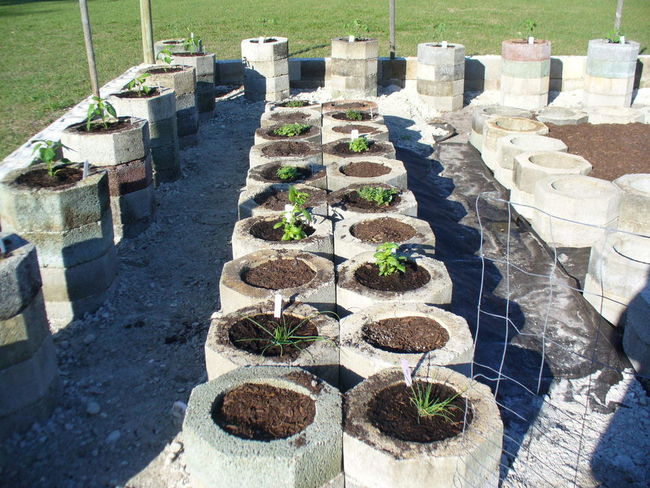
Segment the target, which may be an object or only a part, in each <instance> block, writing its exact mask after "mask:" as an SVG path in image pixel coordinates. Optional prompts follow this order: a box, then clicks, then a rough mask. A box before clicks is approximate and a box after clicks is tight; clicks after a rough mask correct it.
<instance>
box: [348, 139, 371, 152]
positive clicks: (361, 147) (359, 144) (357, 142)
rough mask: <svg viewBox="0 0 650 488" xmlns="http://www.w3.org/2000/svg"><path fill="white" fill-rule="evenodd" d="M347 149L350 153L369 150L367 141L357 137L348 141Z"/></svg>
mask: <svg viewBox="0 0 650 488" xmlns="http://www.w3.org/2000/svg"><path fill="white" fill-rule="evenodd" d="M348 147H349V148H350V151H352V152H355V153H362V152H366V151H367V150H368V149H370V144H369V143H368V139H366V138H365V137H357V138H356V139H352V140H351V141H350V144H349V145H348Z"/></svg>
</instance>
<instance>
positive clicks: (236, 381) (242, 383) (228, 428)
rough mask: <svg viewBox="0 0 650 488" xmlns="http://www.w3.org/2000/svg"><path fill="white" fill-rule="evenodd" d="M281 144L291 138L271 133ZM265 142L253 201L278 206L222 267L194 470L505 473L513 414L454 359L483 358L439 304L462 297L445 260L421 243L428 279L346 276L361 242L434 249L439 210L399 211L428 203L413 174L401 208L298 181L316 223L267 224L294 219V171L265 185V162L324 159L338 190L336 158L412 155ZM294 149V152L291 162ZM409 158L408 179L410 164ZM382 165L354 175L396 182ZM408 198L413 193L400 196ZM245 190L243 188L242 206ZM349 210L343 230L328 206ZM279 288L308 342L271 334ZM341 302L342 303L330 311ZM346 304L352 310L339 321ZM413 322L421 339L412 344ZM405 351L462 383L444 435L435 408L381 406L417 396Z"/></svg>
mask: <svg viewBox="0 0 650 488" xmlns="http://www.w3.org/2000/svg"><path fill="white" fill-rule="evenodd" d="M295 112H300V110H295ZM269 144H271V146H270V145H269ZM273 144H277V143H263V144H262V146H264V147H265V148H268V147H272V145H273ZM307 144H313V143H307ZM377 144H379V142H377ZM281 147H283V148H286V147H287V145H282V146H281ZM258 149H259V148H258ZM302 149H305V148H302ZM323 149H325V146H323ZM385 149H386V150H387V155H388V156H392V155H394V153H391V152H390V148H389V147H386V148H385ZM382 151H383V150H382ZM260 153H261V151H251V154H252V155H253V156H254V157H253V158H252V159H251V170H250V173H249V178H250V179H251V181H256V183H255V185H254V186H255V188H249V189H247V191H246V192H244V193H248V196H247V197H245V199H246V200H255V197H260V196H262V195H263V196H264V198H258V199H257V202H256V203H257V205H258V206H263V205H264V204H265V203H266V201H272V202H273V203H275V204H279V205H276V206H275V210H272V209H269V210H268V212H266V213H264V214H263V215H260V216H253V217H251V218H245V219H243V220H240V221H239V222H238V223H237V225H236V226H235V230H234V232H233V239H232V243H233V256H234V257H235V259H234V260H233V261H230V262H229V263H226V265H225V266H224V269H223V272H222V276H221V280H220V294H221V296H220V298H221V304H222V306H221V310H220V311H219V312H218V313H216V314H214V315H213V320H212V324H211V327H210V331H209V333H208V338H207V341H206V345H205V355H206V367H207V370H208V378H209V379H210V381H209V382H208V383H206V384H204V385H200V386H198V387H197V388H195V389H194V390H193V392H192V395H191V397H190V401H189V404H188V410H187V415H186V418H185V422H184V426H183V430H184V436H185V445H186V453H187V457H186V460H187V464H188V468H189V470H190V473H191V475H192V476H193V477H194V478H195V481H196V482H197V483H200V484H201V485H202V486H206V487H221V486H224V487H225V486H232V485H235V484H241V483H246V484H255V485H256V486H261V487H271V486H273V487H278V486H287V487H305V488H306V487H313V488H318V487H342V486H343V483H345V486H356V487H359V488H361V487H364V488H365V487H367V488H372V487H384V486H386V487H387V486H391V487H392V486H406V483H408V484H409V485H411V484H412V483H413V480H416V482H417V483H419V484H424V483H426V484H427V486H429V485H431V486H440V487H443V486H445V487H446V486H452V485H453V484H454V483H456V484H457V485H458V486H474V485H475V484H476V483H482V484H483V486H496V483H497V480H498V463H499V458H500V455H501V437H502V431H503V427H502V424H501V420H500V417H499V414H498V410H497V408H496V404H495V402H494V399H493V397H492V394H491V392H490V390H489V388H487V387H485V386H482V385H479V384H477V383H476V382H474V381H472V380H470V379H468V378H467V377H466V376H463V375H462V374H460V373H458V372H456V371H453V370H451V369H448V368H444V367H440V366H441V365H453V366H454V367H455V368H457V369H463V367H464V366H465V365H467V363H468V362H469V361H470V360H471V356H472V346H473V344H472V338H471V334H470V332H469V327H468V325H467V323H466V322H465V320H464V319H462V318H460V317H458V316H456V315H454V314H452V313H449V312H446V311H444V310H442V309H440V308H438V307H436V306H434V305H432V304H445V303H449V301H450V299H451V281H450V280H449V275H448V274H447V270H446V268H445V267H444V265H443V264H442V263H440V262H439V261H436V260H435V259H432V258H430V257H426V256H424V255H423V254H422V255H419V256H417V257H416V258H415V260H414V262H413V263H412V266H413V267H414V268H415V269H418V270H420V272H422V273H424V274H426V275H427V277H428V279H427V280H424V281H425V282H426V283H424V286H420V284H418V285H417V286H415V287H414V288H413V290H400V291H389V290H384V292H379V291H377V290H373V289H372V288H371V287H366V288H365V290H366V291H365V292H363V291H361V290H362V288H360V287H359V286H364V285H361V284H360V283H358V284H357V285H352V286H350V287H348V286H347V285H345V284H344V283H343V281H344V280H343V281H342V280H341V276H343V275H344V274H349V273H352V275H353V274H354V269H355V268H359V267H368V266H370V267H372V266H373V257H372V253H370V254H368V253H363V252H362V251H364V250H365V249H373V248H374V247H376V245H377V244H380V243H382V242H386V241H399V242H401V243H403V244H404V246H405V247H406V248H408V247H411V248H414V249H415V248H418V246H421V248H419V250H420V251H421V252H422V253H424V252H425V251H427V250H430V248H431V247H433V246H434V244H435V237H434V236H433V233H432V232H431V229H430V228H429V226H428V225H427V224H426V222H423V221H420V220H418V219H417V218H415V217H414V216H407V215H404V213H397V212H399V211H400V210H403V211H404V212H405V213H410V214H412V215H415V213H416V212H417V205H416V204H415V201H414V200H410V199H411V198H412V194H410V192H409V191H408V190H406V189H405V188H404V187H405V183H406V182H405V180H403V185H404V187H401V188H400V187H390V188H393V189H394V190H395V193H396V196H397V198H396V200H397V201H396V203H395V204H393V205H389V207H391V210H392V212H386V207H383V206H379V205H378V206H376V207H374V208H368V206H365V207H364V206H361V207H358V206H355V205H356V204H358V202H355V200H354V198H351V197H353V196H354V195H356V194H357V192H356V188H355V187H354V186H352V187H350V186H347V187H344V188H341V189H339V190H338V191H336V192H333V193H331V194H330V195H326V194H325V190H324V189H323V188H322V187H321V188H315V187H309V186H307V185H303V186H300V187H299V189H300V191H305V192H309V193H310V195H311V196H312V198H313V200H312V199H310V200H309V203H311V204H312V205H314V206H315V208H317V209H319V214H318V220H317V222H316V223H315V224H313V226H312V227H313V231H314V232H313V233H312V234H311V235H310V236H308V237H306V238H303V239H300V240H297V241H281V240H280V239H279V237H277V236H276V237H270V236H269V231H270V227H272V225H271V224H273V223H274V222H277V221H278V220H279V219H280V218H281V216H282V211H283V210H284V203H285V202H286V201H287V200H286V194H287V192H288V187H289V185H290V184H291V183H279V184H278V183H276V184H275V186H263V185H260V181H259V180H260V179H264V178H268V177H269V176H271V173H270V172H269V171H268V170H267V168H274V167H275V168H277V167H278V166H281V165H285V166H287V165H291V164H294V163H295V164H297V165H298V164H301V166H297V167H298V168H302V169H305V173H309V176H308V177H307V178H305V179H303V180H302V181H305V183H308V180H309V177H312V178H313V177H314V176H315V175H317V174H318V173H319V172H322V171H323V170H322V169H320V170H318V171H316V172H311V171H310V170H311V169H312V167H314V166H315V167H321V168H322V167H323V166H325V167H326V170H325V171H324V176H323V177H316V178H314V179H315V180H316V181H318V182H319V183H321V184H322V185H323V186H324V188H326V189H327V188H328V185H329V182H330V178H329V175H330V171H334V169H332V168H330V166H334V167H335V168H339V167H346V166H351V165H353V164H355V163H356V164H359V163H364V164H372V165H377V166H382V167H383V168H387V169H389V172H390V171H393V172H395V171H397V169H398V168H396V163H399V162H398V161H395V160H392V159H390V158H382V156H375V157H373V158H372V161H371V162H368V161H356V158H353V159H352V161H351V162H350V160H347V159H345V162H346V163H347V164H344V163H341V162H340V159H341V156H340V155H338V156H334V154H336V153H335V152H334V153H333V154H330V156H333V157H334V158H335V161H336V162H338V163H339V164H337V165H335V163H334V162H332V163H330V162H327V163H323V158H324V157H325V156H326V155H327V153H325V154H322V153H319V154H321V157H320V160H318V158H316V161H314V158H315V157H316V156H315V154H314V153H313V152H312V151H311V150H308V151H302V150H299V151H298V153H303V154H302V155H303V156H304V158H303V159H302V160H301V159H300V154H294V155H286V158H285V159H282V160H280V161H269V162H265V163H262V164H255V163H256V158H257V157H258V156H259V154H260ZM290 156H293V157H294V159H293V160H292V159H287V158H289V157H290ZM361 159H363V158H361ZM382 159H383V160H382ZM384 163H385V164H384ZM400 164H401V163H400ZM371 168H372V167H371ZM262 169H264V171H263V170H262ZM364 169H365V170H367V169H368V167H367V166H364ZM274 170H275V171H277V169H274ZM401 170H402V174H403V175H404V176H405V172H404V170H403V166H402V167H401ZM398 172H399V171H398ZM373 174H374V173H373V172H372V171H371V172H370V173H366V174H365V176H356V178H358V179H365V180H366V183H365V184H366V185H369V184H370V185H373V186H374V185H381V186H382V187H384V188H388V187H389V185H387V184H386V183H383V182H381V176H382V175H379V176H372V175H373ZM384 174H386V173H384ZM252 175H254V177H252ZM333 181H336V179H334V180H333ZM292 183H293V182H292ZM319 195H320V197H319ZM400 200H404V201H406V202H407V205H406V206H405V207H403V208H402V207H400V206H399V205H397V203H399V201H400ZM409 201H411V202H412V203H408V202H409ZM244 203H245V201H244V202H242V201H241V200H240V214H241V213H242V204H244ZM245 206H246V205H244V207H245ZM248 208H250V206H248ZM256 208H257V207H256ZM340 208H343V209H344V212H342V213H340V214H339V215H338V216H337V217H336V218H335V228H336V229H337V230H336V231H334V232H333V231H332V221H331V220H329V217H331V216H332V214H333V213H334V209H340ZM334 236H337V237H334ZM338 236H340V241H341V242H340V244H339V237H338ZM250 250H253V251H252V252H249V251H250ZM357 250H358V251H359V252H356V251H357ZM348 256H350V257H352V256H354V257H352V258H351V259H350V258H348ZM334 260H336V262H337V263H338V269H337V274H338V276H339V280H338V282H337V280H336V276H335V263H334ZM346 270H349V271H346ZM269 271H271V272H270V273H269ZM354 281H355V279H354V277H353V276H352V277H349V278H348V279H347V282H348V283H349V284H352V282H354ZM431 286H433V287H434V288H436V291H433V290H432V288H431ZM343 290H345V291H343ZM423 290H425V291H424V292H423ZM277 293H280V294H281V296H282V299H283V301H284V302H289V303H288V305H287V306H286V307H284V309H283V313H282V319H280V320H282V321H286V322H285V323H287V324H289V325H291V326H295V327H296V329H295V331H296V332H295V333H296V334H297V336H298V337H305V339H304V340H302V341H300V342H298V343H297V344H296V345H293V344H284V345H278V344H274V345H271V344H270V343H268V342H266V341H265V340H264V339H263V335H260V328H261V327H260V326H264V327H268V328H269V329H270V328H272V327H275V325H274V324H273V309H274V298H275V296H276V294H277ZM345 293H348V294H354V293H357V294H358V297H357V298H351V299H350V300H349V302H346V304H345V306H342V304H341V303H339V302H340V300H339V298H340V297H341V296H342V295H344V294H345ZM372 293H375V294H374V295H372V297H371V298H369V294H372ZM360 300H364V301H365V302H364V304H365V305H364V304H362V303H361V302H360ZM354 302H357V303H354ZM335 307H338V311H339V314H338V316H334V315H333V314H329V313H324V312H332V311H333V310H335ZM357 308H359V310H358V311H357V310H356V309H357ZM349 309H355V312H356V313H351V312H352V310H349ZM342 315H346V316H345V317H344V318H342V319H341V320H340V322H339V320H337V318H339V317H340V316H342ZM275 320H277V319H275ZM413 335H415V336H417V337H418V338H419V339H421V340H419V341H416V343H415V344H413V343H409V344H406V345H405V344H402V341H406V342H409V340H410V339H411V336H413ZM307 337H312V338H316V339H314V340H311V341H310V340H308V339H307ZM253 338H255V339H254V340H253ZM401 360H406V361H407V363H408V364H409V365H410V366H411V367H413V368H416V367H419V368H420V369H419V372H418V374H417V375H416V376H415V377H414V378H413V381H415V382H416V387H417V388H419V387H420V386H423V385H427V384H432V385H434V386H433V387H434V390H435V391H434V394H451V395H455V394H459V396H458V397H457V398H454V401H456V402H457V404H454V406H453V408H452V414H453V416H454V419H453V422H452V423H451V424H450V425H449V426H447V427H448V428H446V429H445V428H443V429H442V431H444V432H443V433H441V431H439V429H438V427H435V426H433V427H432V426H431V425H429V424H430V423H431V422H429V420H430V419H423V420H422V422H423V424H425V425H422V426H419V424H418V422H420V419H419V418H418V417H417V415H415V416H412V415H408V414H406V415H403V416H402V415H397V417H399V418H398V420H397V424H395V419H394V418H393V417H394V416H393V415H391V413H392V412H393V410H390V409H389V410H390V411H389V412H388V413H387V412H386V409H384V408H383V406H384V399H385V398H389V399H390V400H391V401H393V402H394V412H399V411H400V409H404V408H406V409H408V408H409V405H410V404H409V401H408V391H409V390H408V389H407V388H406V386H405V384H404V376H403V374H402V372H401V371H399V370H395V369H391V368H393V367H394V366H395V365H397V364H399V363H400V361H401ZM278 366H283V367H281V368H279V367H278ZM400 378H401V379H400ZM338 385H342V386H343V387H344V388H345V389H347V388H352V389H351V390H349V391H348V392H347V393H346V403H348V404H349V405H351V406H354V408H351V409H346V412H345V413H344V414H343V415H342V395H341V393H340V392H339V391H338V390H337V389H336V388H335V387H336V386H338ZM355 385H356V386H355ZM357 406H358V408H357ZM251 411H254V412H255V415H254V417H255V418H251V416H250V412H251ZM343 417H345V418H343ZM402 421H404V422H405V423H403V422H402ZM434 423H435V422H434ZM443 424H444V422H443ZM414 432H415V433H414ZM422 436H424V437H422ZM343 453H345V455H344V456H343ZM342 463H343V467H344V469H343V471H344V473H345V475H343V473H342V472H341V468H342ZM378 464H381V465H382V468H381V474H380V475H377V476H375V474H373V473H372V471H374V470H375V467H376V466H377V465H378ZM486 467H487V468H486ZM344 476H345V479H344Z"/></svg>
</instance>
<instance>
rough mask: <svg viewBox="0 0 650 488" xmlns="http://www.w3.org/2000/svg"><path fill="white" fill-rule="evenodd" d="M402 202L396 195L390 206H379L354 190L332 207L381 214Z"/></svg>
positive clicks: (335, 202)
mask: <svg viewBox="0 0 650 488" xmlns="http://www.w3.org/2000/svg"><path fill="white" fill-rule="evenodd" d="M400 201H401V199H400V196H399V195H395V196H394V198H393V200H392V201H391V202H390V203H389V204H388V205H377V204H376V203H375V202H371V201H369V200H364V199H363V198H361V197H360V196H359V193H357V191H356V190H352V191H349V192H347V193H345V194H343V196H342V197H340V199H339V200H338V201H335V200H334V199H332V205H334V206H337V207H340V208H342V209H343V210H347V209H348V208H349V209H352V210H357V211H361V212H369V213H379V212H390V210H391V209H392V208H394V207H395V206H396V205H398V204H399V202H400ZM282 208H284V207H282Z"/></svg>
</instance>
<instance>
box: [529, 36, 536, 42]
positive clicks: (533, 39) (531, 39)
mask: <svg viewBox="0 0 650 488" xmlns="http://www.w3.org/2000/svg"><path fill="white" fill-rule="evenodd" d="M528 44H535V38H534V37H533V36H530V37H529V38H528Z"/></svg>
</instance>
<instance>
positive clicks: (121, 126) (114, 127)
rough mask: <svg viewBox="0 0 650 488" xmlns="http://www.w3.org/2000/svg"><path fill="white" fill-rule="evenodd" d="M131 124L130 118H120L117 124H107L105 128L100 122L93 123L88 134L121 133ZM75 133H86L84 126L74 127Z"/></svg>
mask: <svg viewBox="0 0 650 488" xmlns="http://www.w3.org/2000/svg"><path fill="white" fill-rule="evenodd" d="M132 125H133V124H132V123H131V119H130V118H124V119H122V118H120V119H118V121H117V122H107V123H106V126H105V127H104V124H103V123H102V122H100V121H97V120H95V121H93V122H92V123H91V124H90V132H102V133H104V134H113V133H115V132H121V131H123V130H126V129H129V128H130V127H131V126H132ZM76 130H77V132H88V131H87V130H86V124H85V123H83V124H79V125H77V127H76Z"/></svg>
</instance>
